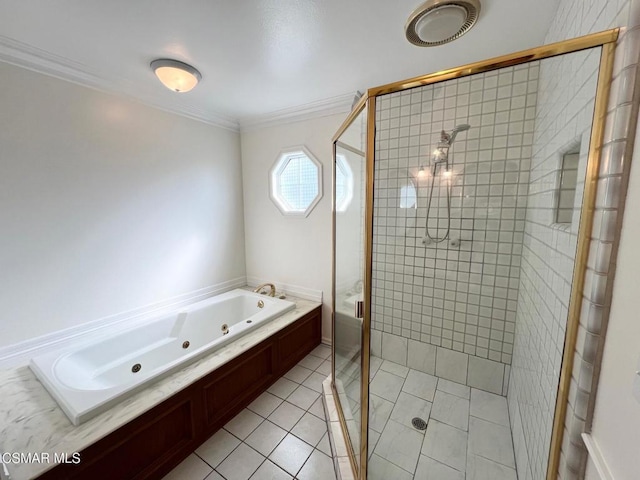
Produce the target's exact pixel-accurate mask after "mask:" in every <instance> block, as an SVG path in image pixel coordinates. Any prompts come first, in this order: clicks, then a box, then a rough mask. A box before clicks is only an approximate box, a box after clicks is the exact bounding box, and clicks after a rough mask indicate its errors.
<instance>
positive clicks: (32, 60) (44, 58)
mask: <svg viewBox="0 0 640 480" xmlns="http://www.w3.org/2000/svg"><path fill="white" fill-rule="evenodd" d="M0 61H3V62H6V63H9V64H12V65H16V66H18V67H22V68H25V69H27V70H31V71H34V72H37V73H41V74H44V75H48V76H50V77H55V78H59V79H61V80H66V81H68V82H72V83H75V84H77V85H81V86H83V87H89V88H92V89H94V90H99V91H102V92H105V93H110V94H116V95H120V96H124V97H126V98H127V99H129V100H133V101H136V102H138V103H142V104H144V105H147V106H150V107H153V108H157V109H159V110H163V111H165V112H168V113H173V114H176V115H180V116H183V117H187V118H190V119H192V120H197V121H199V122H204V123H207V124H210V125H213V126H216V127H220V128H224V129H227V130H232V131H236V132H237V131H239V129H240V128H239V124H238V122H237V121H236V120H235V119H233V118H229V117H227V116H224V115H220V114H217V113H214V112H210V111H206V110H204V109H202V108H199V107H197V106H195V105H192V104H189V103H188V102H185V101H184V99H181V102H180V104H175V105H168V104H167V103H166V102H165V101H162V99H160V98H159V97H158V96H155V95H154V94H153V93H151V92H149V91H145V92H143V93H142V96H141V95H140V92H139V90H138V89H136V88H135V86H134V85H133V83H131V82H129V81H127V80H126V79H123V78H114V77H113V75H109V76H108V77H109V78H107V75H104V74H103V73H102V72H99V71H97V70H94V69H92V68H91V67H89V66H87V65H84V64H83V63H80V62H76V61H74V60H71V59H69V58H66V57H63V56H60V55H56V54H53V53H51V52H47V51H45V50H42V49H39V48H36V47H34V46H32V45H28V44H26V43H23V42H20V41H17V40H14V39H12V38H9V37H5V36H3V35H0Z"/></svg>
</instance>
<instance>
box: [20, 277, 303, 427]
mask: <svg viewBox="0 0 640 480" xmlns="http://www.w3.org/2000/svg"><path fill="white" fill-rule="evenodd" d="M237 296H249V297H253V298H256V299H264V298H265V296H264V295H260V294H258V293H255V292H252V291H250V290H246V289H243V288H238V289H234V290H231V291H228V292H225V293H222V294H220V295H216V296H213V297H209V298H206V299H204V300H200V301H198V302H194V303H192V304H190V305H186V306H182V307H180V308H179V309H177V310H176V311H174V312H167V313H164V314H163V315H161V316H158V317H157V318H153V319H150V320H149V321H145V322H144V323H143V324H138V325H135V326H132V327H131V328H128V329H126V330H122V331H118V332H117V333H116V334H115V335H113V334H112V335H108V334H105V335H104V336H102V337H101V338H99V339H93V340H91V341H88V342H78V344H77V345H76V346H75V347H74V346H71V345H70V346H68V347H66V348H64V349H60V350H54V351H52V352H48V353H46V354H43V355H40V356H37V357H33V358H31V360H30V361H29V365H28V367H29V369H30V370H31V371H32V373H34V375H35V377H36V378H37V380H38V381H40V383H42V385H43V386H44V388H45V390H46V392H47V393H48V394H49V395H50V396H51V397H52V398H53V399H54V401H55V402H56V404H57V406H59V407H60V409H61V410H62V411H63V412H64V413H65V415H66V417H67V418H68V420H69V421H70V422H71V423H72V424H73V425H74V426H76V427H78V426H80V425H81V424H83V423H85V422H87V421H89V420H91V419H92V418H94V417H98V416H100V415H101V414H103V413H105V412H107V411H108V410H110V409H111V408H113V407H115V406H116V405H118V404H121V403H123V402H125V401H126V400H127V399H128V398H130V397H132V396H134V395H135V394H136V393H139V392H140V391H142V390H145V389H147V388H152V387H153V386H154V385H155V384H157V383H158V382H159V381H161V380H163V379H165V378H167V377H168V376H170V375H172V374H174V373H176V372H178V371H179V370H180V369H184V368H186V367H189V366H191V365H193V364H194V363H196V362H199V361H201V360H202V359H204V358H206V357H208V356H211V355H215V354H216V352H218V351H220V350H221V349H224V348H226V347H228V346H229V345H231V344H233V342H234V341H237V340H239V339H241V338H243V337H245V336H247V335H249V334H251V333H254V332H256V331H257V330H259V329H260V328H261V327H264V326H266V325H268V324H270V323H272V322H274V321H276V320H277V319H279V318H281V317H282V316H283V315H286V314H287V313H290V312H294V311H296V309H297V303H298V302H297V301H295V300H296V299H286V300H282V299H273V300H276V301H277V302H286V303H288V304H289V305H287V307H286V308H285V309H284V310H283V311H282V312H280V313H279V314H277V315H275V316H274V317H272V318H270V319H267V320H263V321H261V322H259V323H256V324H254V325H251V327H250V328H247V329H245V331H242V332H240V334H239V335H237V336H233V337H230V338H228V339H226V340H225V339H224V337H222V338H219V339H217V340H223V342H222V345H219V346H218V345H211V343H209V344H206V345H204V346H202V347H201V348H200V349H198V350H194V351H193V352H191V354H190V355H188V356H185V357H181V358H178V359H176V360H174V361H172V362H169V363H168V364H163V365H162V366H161V367H160V370H158V369H154V370H152V371H151V372H150V373H149V375H148V376H147V377H145V378H144V379H143V380H141V381H139V382H125V383H121V384H118V385H116V386H113V387H107V388H105V389H97V390H88V389H78V388H74V387H71V386H69V385H67V384H66V383H63V382H62V381H60V380H59V379H58V377H57V375H56V371H55V366H56V364H57V363H58V362H59V361H60V360H62V359H64V358H67V357H68V356H70V355H72V354H73V353H75V352H78V351H80V350H84V349H87V348H90V347H91V346H94V345H98V344H100V343H102V342H104V341H105V340H108V339H110V338H114V337H117V336H120V335H126V334H127V333H130V332H132V331H135V330H139V329H142V328H144V327H145V326H148V325H149V324H151V323H154V322H156V321H158V320H159V319H161V318H166V317H167V316H172V315H176V316H177V315H179V314H180V313H183V312H187V313H188V311H189V309H192V308H195V307H196V306H197V305H198V304H205V303H218V302H221V301H224V300H225V299H228V298H235V297H237ZM267 298H269V300H271V299H272V298H271V297H267ZM216 299H217V300H216ZM214 300H216V301H214ZM292 300H293V301H292ZM238 323H240V322H238ZM213 347H217V348H214V349H213V350H211V349H212V348H213ZM44 368H46V369H47V370H44ZM52 378H55V379H56V380H57V381H58V382H59V383H60V384H59V385H56V384H55V383H53V381H52ZM132 380H136V379H135V378H134V379H132ZM65 393H67V394H69V395H68V396H67V397H65ZM69 396H71V397H72V396H75V397H76V398H75V401H72V400H70V399H69ZM72 398H73V397H72ZM87 404H90V405H89V406H88V407H87V406H86V405H87Z"/></svg>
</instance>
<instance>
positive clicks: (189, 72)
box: [151, 58, 202, 93]
mask: <svg viewBox="0 0 640 480" xmlns="http://www.w3.org/2000/svg"><path fill="white" fill-rule="evenodd" d="M151 68H152V69H153V71H154V72H155V74H156V76H157V77H158V79H159V80H160V81H161V82H162V84H163V85H164V86H165V87H167V88H168V89H169V90H173V91H174V92H179V93H184V92H188V91H189V90H193V88H194V87H195V86H196V85H197V84H198V82H199V81H200V80H201V79H202V75H200V72H199V71H198V70H196V69H195V68H194V67H192V66H191V65H187V64H186V63H183V62H179V61H178V60H170V59H168V58H161V59H158V60H154V61H153V62H151Z"/></svg>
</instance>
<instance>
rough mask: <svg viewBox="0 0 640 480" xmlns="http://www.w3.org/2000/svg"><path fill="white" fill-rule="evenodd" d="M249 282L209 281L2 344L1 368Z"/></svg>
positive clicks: (142, 320) (240, 280) (121, 328)
mask: <svg viewBox="0 0 640 480" xmlns="http://www.w3.org/2000/svg"><path fill="white" fill-rule="evenodd" d="M246 284H247V279H246V277H239V278H235V279H232V280H228V281H226V282H222V283H218V284H215V285H210V286H208V287H204V288H200V289H198V290H193V291H191V292H187V293H183V294H181V295H176V296H175V297H171V298H168V299H165V300H163V301H160V302H156V303H153V304H149V305H145V306H143V307H139V308H136V309H133V310H127V311H125V312H120V313H117V314H115V315H109V316H107V317H103V318H99V319H97V320H92V321H89V322H86V323H83V324H81V325H77V326H74V327H70V328H65V329H63V330H58V331H55V332H52V333H48V334H46V335H42V336H40V337H36V338H30V339H29V340H25V341H23V342H20V343H16V344H13V345H8V346H6V347H1V348H0V368H12V367H18V366H21V365H26V364H27V363H29V359H30V358H31V357H34V356H37V355H41V354H43V353H47V352H50V351H53V350H58V349H62V348H66V347H67V346H69V345H70V344H71V343H72V342H74V343H76V342H85V341H90V340H93V339H94V338H97V337H100V336H102V335H104V334H105V333H106V332H109V333H112V332H113V333H115V332H118V331H121V330H124V329H127V328H131V327H133V326H135V325H136V324H139V323H142V322H144V321H148V320H150V319H152V318H154V317H155V316H158V315H162V314H164V313H167V312H170V311H172V310H175V309H178V308H180V307H183V306H185V305H189V304H191V303H194V302H197V301H199V300H204V299H205V298H209V297H212V296H214V295H219V294H221V293H224V292H227V291H229V290H233V289H234V288H238V287H243V286H245V285H246Z"/></svg>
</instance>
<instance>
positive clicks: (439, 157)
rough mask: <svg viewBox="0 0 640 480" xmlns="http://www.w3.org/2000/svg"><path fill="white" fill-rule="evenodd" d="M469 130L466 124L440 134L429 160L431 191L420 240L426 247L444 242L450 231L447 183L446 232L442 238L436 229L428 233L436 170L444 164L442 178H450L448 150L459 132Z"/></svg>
mask: <svg viewBox="0 0 640 480" xmlns="http://www.w3.org/2000/svg"><path fill="white" fill-rule="evenodd" d="M470 128H471V125H468V124H466V123H464V124H461V125H456V127H455V128H454V129H453V130H452V131H451V133H447V132H445V131H444V130H442V132H441V133H440V141H439V142H438V147H437V148H436V150H435V152H434V153H433V157H432V158H431V163H432V165H433V171H432V175H431V189H430V190H429V201H428V202H427V218H426V220H425V228H424V230H425V237H424V238H423V239H422V243H423V244H425V245H427V244H430V243H440V242H444V241H445V240H446V239H447V238H449V232H450V229H451V184H450V183H449V182H447V186H446V189H447V193H446V195H447V231H446V233H445V234H444V236H443V237H441V238H438V233H437V227H436V233H435V234H434V235H433V236H432V235H431V233H430V232H429V215H430V213H431V201H432V199H433V190H434V186H435V178H436V172H437V169H438V165H441V164H444V167H445V171H444V172H443V176H444V177H445V178H447V179H448V178H450V176H451V170H450V165H449V149H450V148H451V145H453V142H454V140H455V138H456V136H457V135H458V133H460V132H465V131H467V130H469V129H470Z"/></svg>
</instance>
